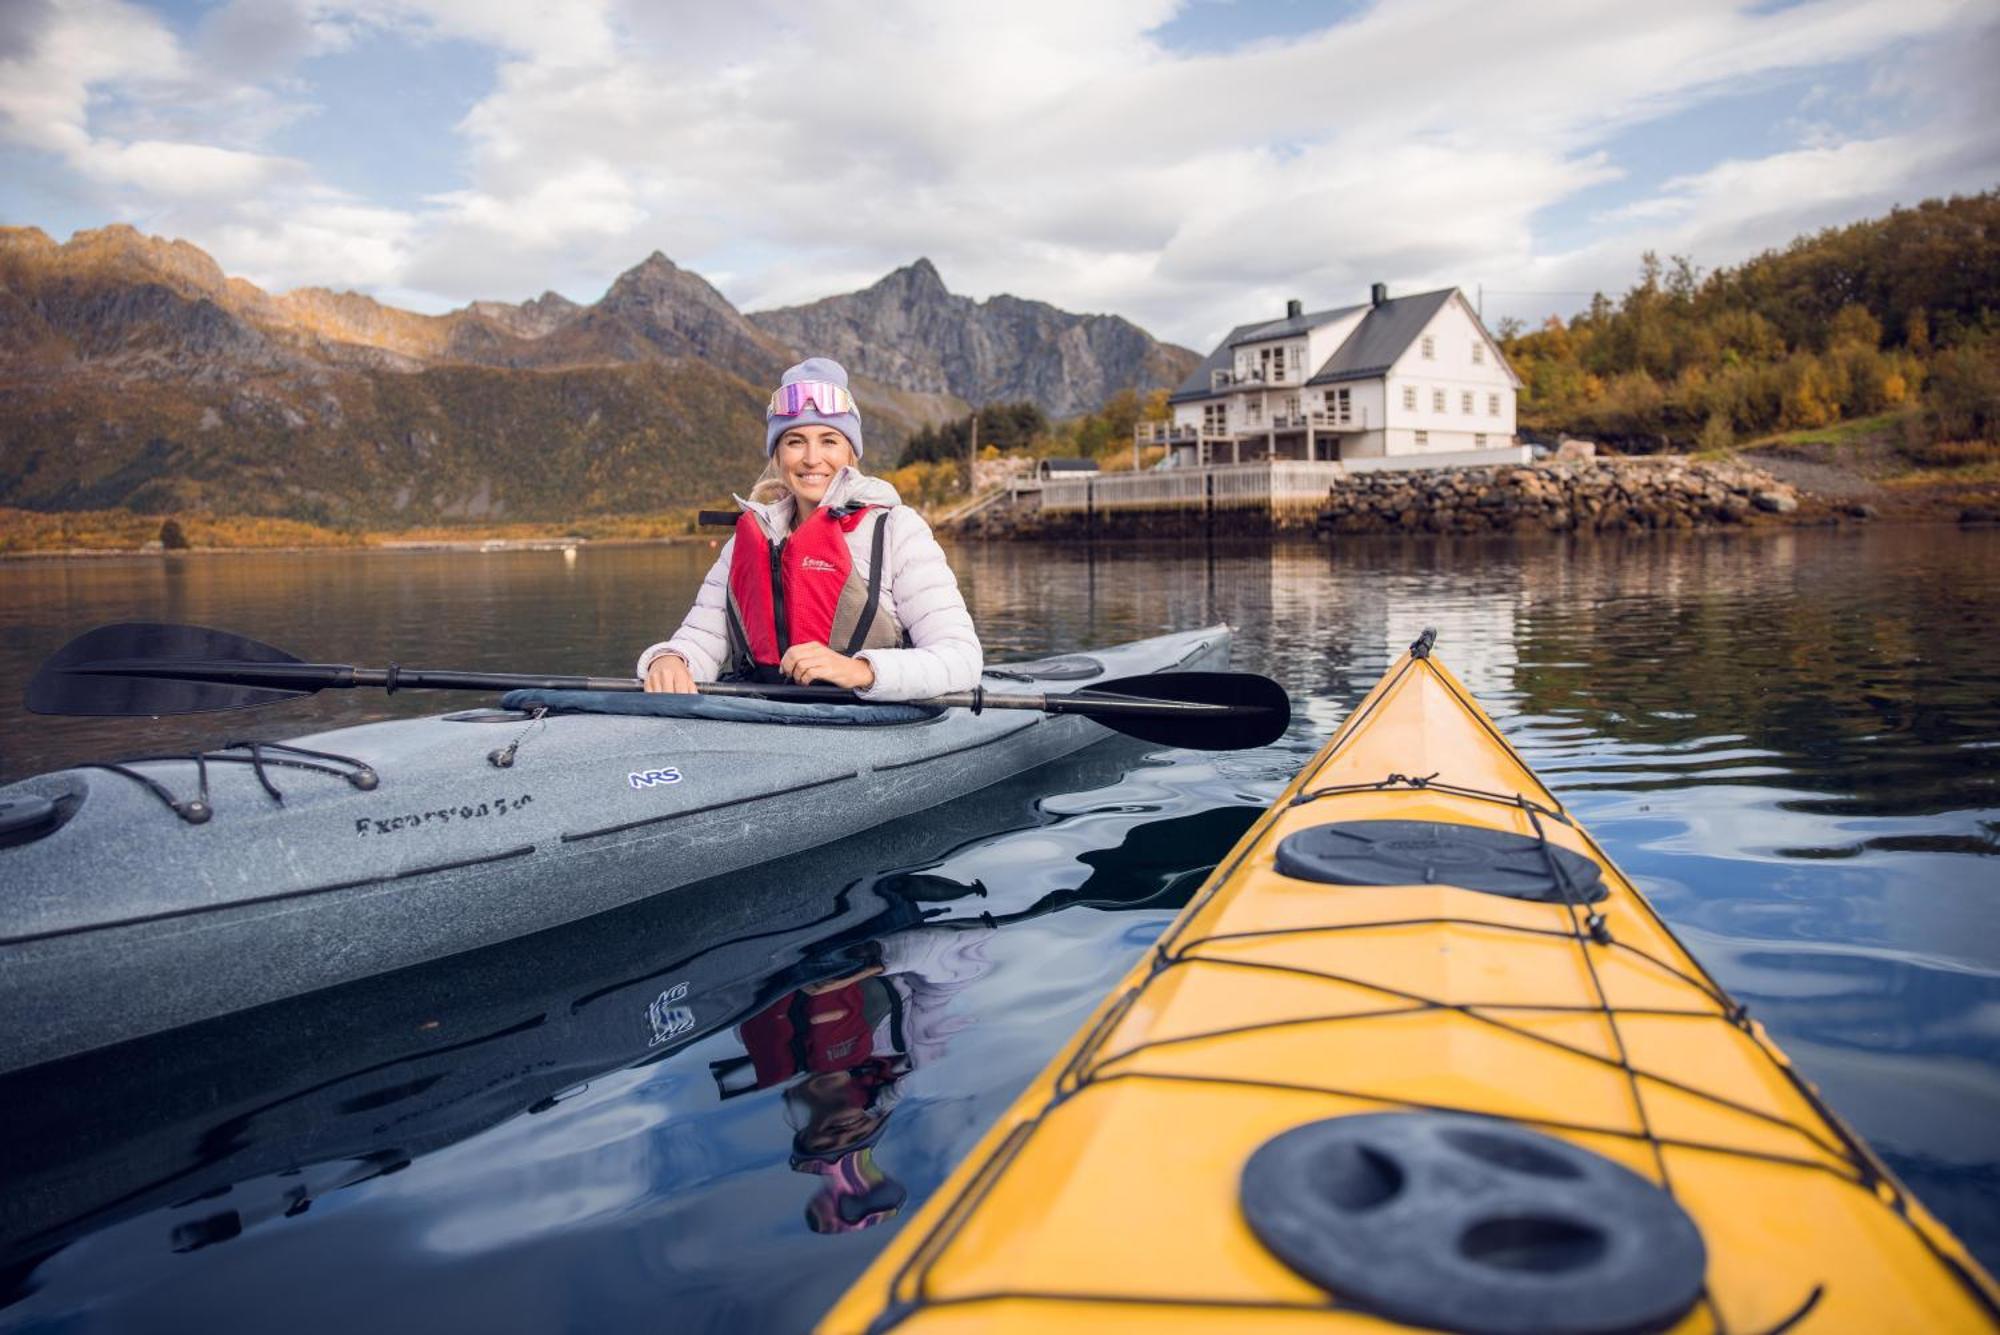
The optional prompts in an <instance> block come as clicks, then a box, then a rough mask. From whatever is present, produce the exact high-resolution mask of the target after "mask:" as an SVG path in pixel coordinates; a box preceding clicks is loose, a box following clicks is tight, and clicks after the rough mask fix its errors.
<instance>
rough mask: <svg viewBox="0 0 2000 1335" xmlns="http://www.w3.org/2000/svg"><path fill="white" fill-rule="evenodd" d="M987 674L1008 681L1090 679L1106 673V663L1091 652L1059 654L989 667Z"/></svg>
mask: <svg viewBox="0 0 2000 1335" xmlns="http://www.w3.org/2000/svg"><path fill="white" fill-rule="evenodd" d="M985 675H987V676H989V677H999V678H1002V679H1003V680H1008V681H1088V680H1089V679H1090V678H1092V677H1101V676H1103V675H1104V664H1103V663H1101V662H1099V661H1098V660H1097V659H1095V658H1092V657H1091V656H1090V655H1089V654H1058V655H1056V656H1055V657H1054V658H1038V659H1036V660H1035V661H1034V662H1032V663H1008V664H1005V665H1003V666H1000V667H992V668H988V669H986V674H985Z"/></svg>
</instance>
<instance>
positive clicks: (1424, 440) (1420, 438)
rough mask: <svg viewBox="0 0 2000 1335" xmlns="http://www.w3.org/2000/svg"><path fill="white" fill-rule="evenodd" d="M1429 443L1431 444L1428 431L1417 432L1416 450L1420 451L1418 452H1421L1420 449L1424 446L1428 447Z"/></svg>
mask: <svg viewBox="0 0 2000 1335" xmlns="http://www.w3.org/2000/svg"><path fill="white" fill-rule="evenodd" d="M1430 443H1431V433H1430V432H1428V431H1419V432H1417V448H1418V449H1420V450H1421V449H1422V448H1423V447H1424V446H1426V445H1428V444H1430Z"/></svg>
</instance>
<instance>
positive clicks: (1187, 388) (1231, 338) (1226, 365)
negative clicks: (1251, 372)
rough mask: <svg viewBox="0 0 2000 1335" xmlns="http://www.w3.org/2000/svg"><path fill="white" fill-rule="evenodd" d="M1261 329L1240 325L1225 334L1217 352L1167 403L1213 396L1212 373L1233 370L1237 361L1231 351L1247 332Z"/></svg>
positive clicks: (1189, 376)
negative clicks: (1211, 386)
mask: <svg viewBox="0 0 2000 1335" xmlns="http://www.w3.org/2000/svg"><path fill="white" fill-rule="evenodd" d="M1260 327H1261V326H1259V325H1254V324H1240V325H1237V326H1236V327H1235V328H1234V329H1232V330H1230V331H1229V332H1228V333H1227V334H1225V335H1224V336H1223V339H1222V342H1220V343H1218V344H1217V345H1216V347H1215V351H1214V352H1211V353H1209V354H1208V356H1206V357H1204V358H1202V359H1201V365H1199V366H1197V367H1195V368H1194V370H1192V371H1189V372H1188V375H1187V379H1185V380H1183V381H1181V383H1180V384H1179V385H1177V386H1176V387H1175V388H1174V392H1173V393H1171V394H1169V395H1167V402H1168V403H1173V402H1175V401H1176V400H1179V399H1203V398H1207V397H1208V396H1209V395H1210V394H1213V393H1214V392H1215V391H1214V390H1212V389H1210V388H1209V386H1210V385H1211V384H1213V383H1214V379H1213V376H1212V373H1213V372H1216V371H1227V370H1229V369H1231V368H1232V367H1233V366H1234V365H1235V364H1236V359H1235V358H1234V357H1233V356H1231V355H1230V351H1229V350H1230V349H1231V348H1233V347H1235V346H1236V342H1237V340H1238V339H1239V338H1241V337H1242V336H1243V333H1244V331H1245V330H1249V329H1257V328H1260Z"/></svg>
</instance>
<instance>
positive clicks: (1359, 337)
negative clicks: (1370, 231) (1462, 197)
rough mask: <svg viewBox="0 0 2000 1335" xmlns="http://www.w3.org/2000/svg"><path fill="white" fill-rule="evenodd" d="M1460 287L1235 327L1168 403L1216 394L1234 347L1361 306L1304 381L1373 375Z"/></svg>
mask: <svg viewBox="0 0 2000 1335" xmlns="http://www.w3.org/2000/svg"><path fill="white" fill-rule="evenodd" d="M1457 291H1458V289H1457V288H1455V287H1447V288H1440V289H1439V290H1438V291H1436V292H1419V293H1417V294H1415V295H1414V296H1408V297H1391V298H1390V299H1389V300H1387V301H1385V302H1383V303H1382V304H1381V305H1380V306H1376V307H1373V308H1372V309H1371V308H1370V307H1367V306H1334V307H1330V308H1328V309H1327V310H1323V311H1313V312H1311V313H1309V314H1306V315H1301V316H1299V317H1297V318H1296V319H1284V320H1260V321H1258V322H1256V323H1254V324H1240V325H1237V326H1236V327H1235V328H1234V329H1232V330H1230V331H1229V332H1228V334H1226V335H1224V336H1223V339H1222V342H1221V343H1220V344H1218V345H1217V346H1216V349H1215V351H1213V352H1211V353H1209V354H1208V356H1206V357H1204V358H1203V359H1202V362H1201V365H1199V366H1197V367H1195V368H1194V370H1193V371H1192V372H1190V373H1189V375H1188V377H1187V379H1185V380H1183V381H1181V383H1180V385H1179V386H1178V387H1177V388H1176V389H1175V390H1174V392H1173V393H1172V394H1170V395H1168V396H1167V401H1168V402H1169V403H1177V402H1180V401H1182V400H1185V399H1205V398H1209V397H1210V396H1212V395H1213V394H1214V393H1215V391H1214V390H1213V389H1211V388H1209V386H1210V385H1211V384H1212V383H1213V380H1212V378H1211V377H1212V373H1213V372H1215V371H1226V370H1229V369H1231V368H1232V367H1233V366H1234V365H1235V356H1234V353H1233V350H1234V349H1235V348H1237V347H1240V346H1241V345H1243V344H1245V343H1259V342H1262V341H1263V340H1265V339H1269V338H1285V337H1287V336H1289V335H1293V334H1302V333H1304V332H1305V331H1306V330H1308V329H1314V328H1317V327H1319V326H1320V325H1323V324H1330V323H1332V322H1333V321H1335V320H1338V319H1341V318H1343V317H1346V316H1349V315H1352V314H1353V313H1354V312H1356V311H1359V310H1365V311H1367V312H1368V313H1367V314H1366V315H1364V316H1362V317H1361V323H1360V324H1359V325H1357V326H1355V329H1354V332H1353V333H1351V334H1349V335H1348V336H1347V338H1346V340H1345V341H1344V342H1342V343H1341V345H1340V346H1339V347H1338V348H1336V349H1334V353H1333V356H1331V357H1329V358H1327V359H1326V365H1324V366H1322V367H1320V368H1319V370H1317V371H1315V372H1314V373H1313V374H1312V375H1310V376H1308V377H1307V378H1306V379H1305V380H1304V381H1303V382H1302V383H1304V384H1308V385H1329V384H1334V383H1336V382H1338V381H1342V380H1369V379H1373V378H1374V377H1375V376H1378V375H1381V374H1383V373H1384V372H1386V371H1387V370H1388V369H1389V368H1390V367H1391V366H1393V365H1395V362H1396V359H1397V358H1398V357H1400V356H1402V355H1403V353H1404V351H1405V350H1407V349H1408V348H1409V346H1410V344H1412V343H1414V342H1416V340H1417V336H1418V335H1419V334H1421V333H1422V332H1423V331H1424V326H1425V325H1427V324H1429V323H1430V322H1431V317H1432V316H1434V315H1436V314H1437V313H1438V312H1439V311H1440V310H1442V309H1444V305H1445V303H1446V302H1448V301H1450V300H1451V298H1452V295H1453V294H1454V293H1456V292H1457Z"/></svg>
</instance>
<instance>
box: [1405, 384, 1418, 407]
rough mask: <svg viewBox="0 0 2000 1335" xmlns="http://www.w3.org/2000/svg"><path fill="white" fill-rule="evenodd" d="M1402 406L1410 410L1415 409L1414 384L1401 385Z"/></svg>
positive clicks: (1415, 394) (1415, 391) (1415, 392)
mask: <svg viewBox="0 0 2000 1335" xmlns="http://www.w3.org/2000/svg"><path fill="white" fill-rule="evenodd" d="M1403 407H1405V408H1407V409H1408V410H1409V411H1411V412H1415V411H1416V410H1417V387H1416V386H1415V385H1405V386H1403Z"/></svg>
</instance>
